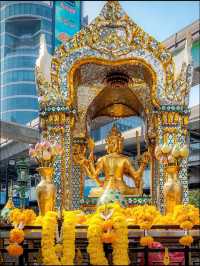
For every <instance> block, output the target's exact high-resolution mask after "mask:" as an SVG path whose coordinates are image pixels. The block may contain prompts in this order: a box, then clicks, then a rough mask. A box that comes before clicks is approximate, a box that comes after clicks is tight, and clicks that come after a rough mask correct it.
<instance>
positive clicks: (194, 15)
mask: <svg viewBox="0 0 200 266" xmlns="http://www.w3.org/2000/svg"><path fill="white" fill-rule="evenodd" d="M119 2H120V3H121V6H122V7H123V9H124V10H125V11H126V12H127V14H128V15H129V17H130V18H132V19H133V20H134V21H135V22H136V23H137V24H138V25H139V26H141V27H142V28H143V29H144V30H145V31H146V32H148V33H149V34H151V35H153V36H154V37H155V38H156V39H157V40H158V41H163V40H165V39H166V38H168V37H169V36H170V35H172V34H174V33H176V32H177V31H179V30H181V29H182V28H184V27H185V26H187V25H188V24H190V23H192V22H194V21H195V20H197V19H199V2H198V1H119ZM104 4H105V1H84V4H83V14H84V15H88V16H89V22H90V21H91V20H92V19H94V18H95V17H96V16H97V15H98V14H99V12H100V11H101V9H102V7H103V5H104Z"/></svg>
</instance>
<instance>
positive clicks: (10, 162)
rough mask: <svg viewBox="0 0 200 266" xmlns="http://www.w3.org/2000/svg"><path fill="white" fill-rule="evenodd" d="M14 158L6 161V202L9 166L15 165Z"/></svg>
mask: <svg viewBox="0 0 200 266" xmlns="http://www.w3.org/2000/svg"><path fill="white" fill-rule="evenodd" d="M15 164H16V162H15V160H14V159H10V160H9V161H8V162H7V165H6V202H7V201H8V186H9V184H8V183H9V172H8V170H9V168H10V167H13V168H14V167H15Z"/></svg>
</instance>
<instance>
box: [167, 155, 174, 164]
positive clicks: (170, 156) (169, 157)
mask: <svg viewBox="0 0 200 266" xmlns="http://www.w3.org/2000/svg"><path fill="white" fill-rule="evenodd" d="M168 162H169V163H175V162H176V159H175V158H174V157H173V156H172V155H171V154H170V155H169V156H168Z"/></svg>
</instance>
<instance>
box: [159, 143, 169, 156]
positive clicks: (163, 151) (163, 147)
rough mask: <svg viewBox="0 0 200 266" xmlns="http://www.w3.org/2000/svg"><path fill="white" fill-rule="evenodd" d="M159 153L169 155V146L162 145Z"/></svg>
mask: <svg viewBox="0 0 200 266" xmlns="http://www.w3.org/2000/svg"><path fill="white" fill-rule="evenodd" d="M161 151H162V153H165V154H166V153H169V152H170V151H171V146H170V145H168V144H167V143H165V144H163V145H162V148H161Z"/></svg>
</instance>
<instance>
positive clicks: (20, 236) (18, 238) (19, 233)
mask: <svg viewBox="0 0 200 266" xmlns="http://www.w3.org/2000/svg"><path fill="white" fill-rule="evenodd" d="M23 240H24V231H23V230H22V229H19V228H14V229H12V230H11V231H10V241H11V242H16V243H18V244H20V243H21V242H22V241H23Z"/></svg>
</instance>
